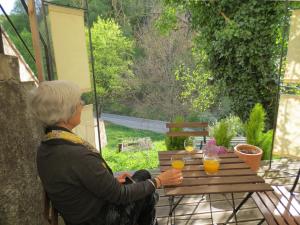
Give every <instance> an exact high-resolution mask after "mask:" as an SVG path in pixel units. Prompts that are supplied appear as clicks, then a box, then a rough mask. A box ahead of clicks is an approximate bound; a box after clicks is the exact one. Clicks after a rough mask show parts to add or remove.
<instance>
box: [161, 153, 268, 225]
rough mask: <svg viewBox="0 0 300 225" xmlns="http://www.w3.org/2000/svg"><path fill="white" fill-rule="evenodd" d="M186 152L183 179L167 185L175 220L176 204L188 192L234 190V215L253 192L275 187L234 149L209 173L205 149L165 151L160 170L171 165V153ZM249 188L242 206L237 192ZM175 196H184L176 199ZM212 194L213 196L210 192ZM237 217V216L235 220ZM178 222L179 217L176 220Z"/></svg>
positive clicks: (196, 193)
mask: <svg viewBox="0 0 300 225" xmlns="http://www.w3.org/2000/svg"><path fill="white" fill-rule="evenodd" d="M174 154H183V155H186V156H187V157H189V158H190V159H188V160H186V162H185V167H184V168H183V171H182V173H183V182H182V183H181V184H180V185H178V186H173V187H170V186H169V187H164V191H165V195H166V196H169V198H170V213H169V217H170V218H171V223H172V214H173V217H174V220H175V213H174V211H175V208H176V206H177V205H178V204H179V202H180V201H181V199H182V198H183V197H184V196H186V195H206V194H208V195H210V194H225V193H231V194H232V200H233V214H232V215H231V216H230V217H229V218H228V220H227V222H228V221H229V220H230V219H231V218H232V217H233V216H234V217H235V219H236V212H237V211H238V210H239V209H240V208H241V207H242V205H243V204H244V203H245V202H246V201H247V200H248V199H249V198H250V197H251V195H252V193H254V192H260V191H273V188H272V187H271V186H270V185H269V184H267V183H265V181H264V179H263V178H261V177H259V176H257V174H256V173H255V172H253V171H252V170H250V167H249V166H248V165H247V164H245V163H244V162H243V161H242V160H241V159H239V158H238V157H237V155H235V154H234V153H233V152H231V153H226V154H223V155H220V158H221V161H220V163H221V164H220V170H219V172H218V173H217V174H215V175H207V174H206V173H205V172H204V168H203V163H202V152H201V151H198V152H195V153H193V154H188V153H187V152H186V151H184V150H182V151H161V152H159V153H158V156H159V164H160V170H161V171H162V172H163V171H165V170H167V169H169V168H170V167H171V160H170V159H171V156H172V155H174ZM239 192H249V193H248V195H247V196H246V197H245V199H244V200H243V201H242V202H241V203H240V205H239V206H237V207H235V204H234V198H233V193H239ZM174 196H182V197H181V198H180V199H179V201H177V202H176V203H174ZM209 197H210V196H209ZM235 221H236V220H235ZM174 222H175V221H174Z"/></svg>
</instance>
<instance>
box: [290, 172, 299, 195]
mask: <svg viewBox="0 0 300 225" xmlns="http://www.w3.org/2000/svg"><path fill="white" fill-rule="evenodd" d="M299 177H300V168H299V170H298V174H297V176H296V179H295V181H294V185H293V187H292V189H291V191H290V192H291V193H293V192H294V190H295V188H296V186H297V184H298V181H299Z"/></svg>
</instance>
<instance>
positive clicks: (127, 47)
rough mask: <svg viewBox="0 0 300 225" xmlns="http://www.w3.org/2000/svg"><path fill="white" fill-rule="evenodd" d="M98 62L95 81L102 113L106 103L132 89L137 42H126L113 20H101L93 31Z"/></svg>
mask: <svg viewBox="0 0 300 225" xmlns="http://www.w3.org/2000/svg"><path fill="white" fill-rule="evenodd" d="M91 32H92V42H93V47H94V58H95V78H96V85H97V97H98V99H99V101H100V107H101V108H100V112H101V111H102V109H103V106H104V105H105V100H107V99H110V100H113V99H114V98H116V97H118V96H120V95H122V93H124V91H125V90H127V89H128V88H130V86H129V84H128V80H129V79H130V78H131V77H132V76H133V73H132V70H131V65H132V56H133V41H132V40H129V39H128V38H126V37H125V36H124V35H123V33H122V31H121V29H120V26H119V25H118V24H117V23H115V22H114V20H113V19H107V20H103V19H100V17H98V19H97V21H96V22H95V23H94V24H93V27H92V29H91Z"/></svg>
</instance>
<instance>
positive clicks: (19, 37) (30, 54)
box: [0, 0, 53, 80]
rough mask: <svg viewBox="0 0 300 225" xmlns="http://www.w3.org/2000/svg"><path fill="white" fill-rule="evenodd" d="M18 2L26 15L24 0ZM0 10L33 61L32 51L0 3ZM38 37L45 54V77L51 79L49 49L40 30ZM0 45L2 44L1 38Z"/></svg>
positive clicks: (26, 7)
mask: <svg viewBox="0 0 300 225" xmlns="http://www.w3.org/2000/svg"><path fill="white" fill-rule="evenodd" d="M20 2H21V3H22V6H23V8H24V10H25V13H26V15H27V17H28V6H27V4H26V2H25V0H20ZM0 10H1V11H2V13H3V15H4V16H5V18H6V20H7V21H8V23H9V25H10V27H11V28H12V30H13V31H14V33H15V34H16V36H17V37H18V39H19V40H20V42H21V43H22V46H23V47H24V49H25V50H26V52H27V54H28V57H30V59H31V60H33V62H35V57H34V55H33V53H32V52H31V50H30V49H29V46H28V44H26V42H25V40H24V39H23V38H22V36H21V34H20V32H19V31H18V30H17V28H16V25H15V24H14V22H13V21H12V19H11V18H10V16H9V15H8V13H7V12H6V11H5V9H4V8H3V6H2V5H1V4H0ZM28 18H29V17H28ZM39 37H40V41H41V43H42V46H43V51H44V56H45V64H46V77H47V79H48V80H52V79H53V70H52V66H51V65H52V64H51V54H50V51H49V47H48V45H47V43H46V41H45V40H44V38H43V36H42V35H41V33H40V32H39ZM1 45H2V40H1ZM27 63H28V62H27Z"/></svg>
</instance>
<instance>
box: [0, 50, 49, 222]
mask: <svg viewBox="0 0 300 225" xmlns="http://www.w3.org/2000/svg"><path fill="white" fill-rule="evenodd" d="M33 86H34V84H33V83H32V82H27V83H21V82H20V80H19V66H18V60H17V58H16V57H13V56H6V55H3V54H0V224H1V225H42V224H45V221H44V219H43V217H42V210H43V201H42V189H41V184H40V181H39V178H38V175H37V170H36V163H35V156H36V149H37V146H38V144H39V142H40V139H41V135H42V127H41V125H40V124H38V123H37V122H36V121H34V120H33V118H32V116H31V114H30V111H29V109H28V107H27V105H26V95H27V93H28V90H29V89H31V88H32V87H33Z"/></svg>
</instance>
